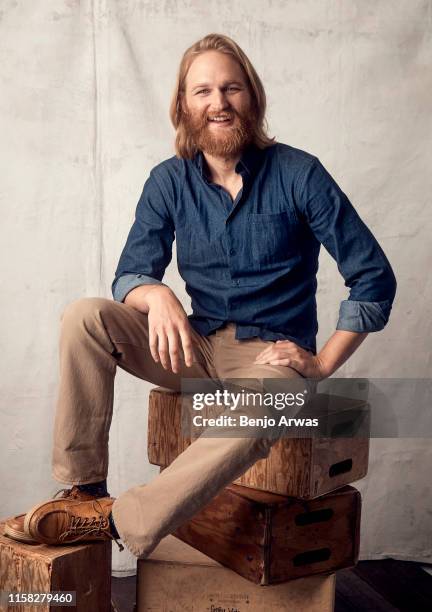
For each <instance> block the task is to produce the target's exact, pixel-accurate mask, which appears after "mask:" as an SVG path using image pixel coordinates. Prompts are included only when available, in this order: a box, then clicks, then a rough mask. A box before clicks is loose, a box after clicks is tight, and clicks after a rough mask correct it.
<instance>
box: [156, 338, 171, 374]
mask: <svg viewBox="0 0 432 612" xmlns="http://www.w3.org/2000/svg"><path fill="white" fill-rule="evenodd" d="M158 341H159V345H158V351H159V357H160V360H161V364H162V366H163V368H164V369H165V370H168V368H169V367H170V361H169V353H168V336H167V335H166V332H165V331H164V330H161V331H160V332H158Z"/></svg>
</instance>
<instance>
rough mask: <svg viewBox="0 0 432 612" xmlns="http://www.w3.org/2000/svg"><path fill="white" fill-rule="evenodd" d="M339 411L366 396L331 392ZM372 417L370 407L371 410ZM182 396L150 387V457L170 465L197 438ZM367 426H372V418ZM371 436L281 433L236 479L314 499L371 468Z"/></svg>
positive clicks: (350, 407) (161, 464) (346, 408)
mask: <svg viewBox="0 0 432 612" xmlns="http://www.w3.org/2000/svg"><path fill="white" fill-rule="evenodd" d="M332 401H333V403H335V404H336V405H335V411H337V412H338V414H339V415H342V416H343V415H344V414H349V411H350V410H351V409H352V407H353V406H354V407H355V406H357V405H358V406H359V408H362V407H364V406H365V404H364V402H362V401H359V400H351V399H348V398H337V397H336V399H335V397H332ZM365 414H366V418H367V419H368V418H369V417H368V413H367V412H366V413H365ZM181 419H182V396H181V394H180V393H179V392H176V391H172V390H170V389H166V388H164V387H157V388H155V389H152V390H151V391H150V396H149V414H148V434H147V450H148V458H149V461H150V463H152V464H154V465H159V466H167V465H169V464H170V463H171V462H172V461H174V459H175V458H176V457H177V456H178V455H179V454H180V453H182V452H183V451H184V450H185V449H186V448H187V447H188V446H189V445H190V444H191V443H193V439H191V438H190V437H184V436H183V435H182V427H181V424H182V420H181ZM365 430H366V431H368V430H369V422H367V423H366V427H365ZM368 459H369V437H368V436H365V437H357V436H356V437H347V438H339V437H329V438H287V437H285V438H281V439H280V440H278V441H277V442H276V443H275V444H274V445H273V447H272V448H271V450H270V453H269V456H268V457H267V458H266V459H261V460H259V461H257V462H256V463H255V464H254V465H253V466H251V467H250V468H249V469H248V470H247V471H246V472H245V473H244V474H243V475H242V476H241V477H240V478H238V479H237V480H235V481H234V483H235V484H239V485H242V486H245V487H251V488H253V489H259V490H261V491H269V492H273V493H278V494H280V495H288V496H292V497H299V498H301V499H313V498H315V497H318V496H320V495H323V494H325V493H328V492H330V491H334V490H336V489H338V488H340V487H343V486H345V485H347V484H351V483H352V482H355V481H356V480H359V479H360V478H363V477H364V476H365V475H366V474H367V470H368Z"/></svg>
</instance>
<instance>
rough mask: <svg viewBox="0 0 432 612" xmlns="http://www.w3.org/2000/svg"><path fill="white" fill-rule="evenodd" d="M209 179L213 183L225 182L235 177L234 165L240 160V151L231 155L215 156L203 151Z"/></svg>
mask: <svg viewBox="0 0 432 612" xmlns="http://www.w3.org/2000/svg"><path fill="white" fill-rule="evenodd" d="M203 154H204V158H205V160H206V162H207V166H208V169H209V173H210V177H211V180H212V181H213V182H215V183H222V184H223V183H227V182H229V181H230V180H232V179H233V178H235V177H237V174H236V171H235V167H236V165H237V163H238V162H239V161H240V159H241V156H242V152H240V153H238V154H237V155H234V156H232V157H216V156H215V155H209V154H208V153H206V152H205V151H203Z"/></svg>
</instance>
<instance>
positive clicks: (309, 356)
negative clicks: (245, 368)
mask: <svg viewBox="0 0 432 612" xmlns="http://www.w3.org/2000/svg"><path fill="white" fill-rule="evenodd" d="M254 363H255V364H265V363H269V364H270V365H282V366H289V367H290V368H292V369H293V370H296V371H297V372H299V373H300V374H302V375H303V376H305V377H306V378H317V379H323V378H326V374H325V372H324V366H323V364H322V362H321V360H320V358H319V356H318V355H314V354H313V353H312V352H311V351H306V350H305V349H303V348H302V347H301V346H298V344H296V343H295V342H291V340H277V341H276V342H274V343H273V344H272V345H271V346H268V347H267V348H265V349H264V350H263V351H261V353H259V355H258V356H257V357H256V358H255V361H254Z"/></svg>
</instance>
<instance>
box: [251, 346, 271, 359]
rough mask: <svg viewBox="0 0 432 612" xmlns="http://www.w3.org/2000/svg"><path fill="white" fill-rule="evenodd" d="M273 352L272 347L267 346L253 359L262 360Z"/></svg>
mask: <svg viewBox="0 0 432 612" xmlns="http://www.w3.org/2000/svg"><path fill="white" fill-rule="evenodd" d="M272 352H273V346H269V347H267V348H266V349H264V350H263V351H261V353H258V355H257V356H256V357H255V359H262V358H263V357H264V358H265V357H268V356H269V355H271V354H272Z"/></svg>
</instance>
